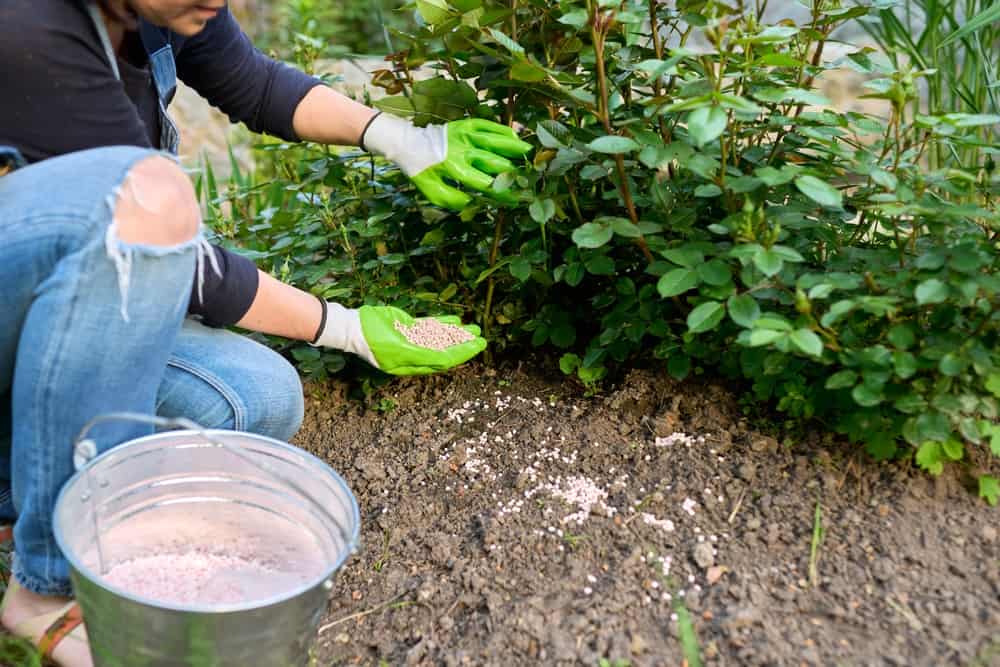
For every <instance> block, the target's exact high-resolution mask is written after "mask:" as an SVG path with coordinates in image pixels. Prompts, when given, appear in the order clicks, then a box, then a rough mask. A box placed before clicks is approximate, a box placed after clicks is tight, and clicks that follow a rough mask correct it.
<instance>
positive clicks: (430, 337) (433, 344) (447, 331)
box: [393, 317, 475, 350]
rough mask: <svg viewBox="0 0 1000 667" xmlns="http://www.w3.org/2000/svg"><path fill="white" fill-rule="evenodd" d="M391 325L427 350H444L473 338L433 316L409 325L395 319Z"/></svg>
mask: <svg viewBox="0 0 1000 667" xmlns="http://www.w3.org/2000/svg"><path fill="white" fill-rule="evenodd" d="M393 326H395V327H396V331H398V332H399V333H401V334H403V337H404V338H406V340H407V341H408V342H409V343H410V344H412V345H416V346H417V347H424V348H427V349H428V350H446V349H448V348H449V347H454V346H455V345H461V344H462V343H467V342H469V341H470V340H472V339H474V338H475V336H474V335H472V334H471V333H469V332H468V331H466V330H465V329H463V328H462V327H460V326H457V325H454V324H445V323H444V322H441V321H439V320H436V319H434V318H433V317H425V318H422V319H419V320H415V321H414V322H413V324H411V325H410V326H406V325H405V324H403V323H402V322H400V321H399V320H397V321H396V322H395V323H394V324H393Z"/></svg>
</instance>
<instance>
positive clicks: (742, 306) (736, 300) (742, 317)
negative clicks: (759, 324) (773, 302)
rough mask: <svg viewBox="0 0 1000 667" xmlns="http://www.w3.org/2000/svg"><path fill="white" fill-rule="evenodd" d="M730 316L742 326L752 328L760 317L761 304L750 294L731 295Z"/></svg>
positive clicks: (729, 303)
mask: <svg viewBox="0 0 1000 667" xmlns="http://www.w3.org/2000/svg"><path fill="white" fill-rule="evenodd" d="M727 305H728V306H729V317H730V318H731V319H732V320H733V322H736V324H738V325H740V326H741V327H746V328H748V329H749V328H750V327H752V326H753V323H754V322H755V321H756V320H757V318H758V317H760V305H759V304H758V303H757V299H755V298H753V297H752V296H751V295H749V294H739V295H736V294H734V295H733V296H731V297H729V301H728V304H727Z"/></svg>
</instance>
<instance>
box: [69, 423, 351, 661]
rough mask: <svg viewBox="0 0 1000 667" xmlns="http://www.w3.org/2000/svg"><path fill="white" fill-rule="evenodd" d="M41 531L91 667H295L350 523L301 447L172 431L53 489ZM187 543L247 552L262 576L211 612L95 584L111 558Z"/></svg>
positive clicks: (103, 579)
mask: <svg viewBox="0 0 1000 667" xmlns="http://www.w3.org/2000/svg"><path fill="white" fill-rule="evenodd" d="M78 444H79V443H78ZM84 444H86V441H84ZM77 451H78V453H79V447H78V450H77ZM54 527H55V537H56V540H57V542H58V544H59V547H60V548H61V549H62V551H63V553H64V554H65V555H66V558H67V560H68V561H69V563H70V576H71V578H72V581H73V587H74V590H75V593H76V597H77V600H78V601H79V603H80V606H81V608H82V611H83V616H84V620H85V622H86V626H87V633H88V636H89V638H90V646H91V653H92V655H93V659H94V665H95V667H179V666H181V665H190V666H198V667H203V666H204V667H208V666H211V667H249V666H256V665H260V666H262V667H263V666H267V667H286V666H287V667H303V666H304V665H308V664H309V659H310V658H309V652H310V649H311V647H312V644H313V641H314V639H315V637H316V628H317V625H318V624H319V621H320V619H321V617H322V615H323V612H324V611H325V609H326V604H327V596H328V592H329V590H330V589H331V588H332V579H331V578H332V576H333V574H334V572H335V571H336V570H337V569H338V568H339V567H340V566H341V565H342V564H343V562H344V560H345V559H346V558H347V557H348V555H350V554H351V553H352V551H354V549H355V548H356V546H357V541H358V533H359V527H360V517H359V514H358V506H357V502H356V500H355V499H354V496H353V494H352V493H351V491H350V489H348V487H347V485H346V484H345V483H344V480H343V479H342V478H341V477H340V476H339V475H338V474H337V473H335V472H334V471H333V470H332V469H331V468H330V467H329V466H327V465H326V464H325V463H323V462H322V461H320V460H319V459H317V458H316V457H314V456H312V455H310V454H308V453H307V452H304V451H302V450H300V449H298V448H295V447H292V446H291V445H288V444H286V443H283V442H279V441H277V440H273V439H270V438H266V437H262V436H257V435H252V434H249V433H237V432H232V431H195V430H185V431H172V432H167V433H160V434H157V435H151V436H148V437H144V438H138V439H136V440H131V441H129V442H126V443H124V444H122V445H120V446H117V447H115V448H114V449H112V450H110V451H108V452H106V453H104V454H103V455H101V456H99V457H97V458H95V459H93V460H91V461H90V462H88V463H86V464H85V465H83V466H82V467H81V469H80V470H79V471H78V472H77V474H76V475H75V476H74V477H73V478H72V479H70V481H69V482H67V484H66V485H65V486H64V487H63V489H62V492H61V493H60V496H59V499H58V501H57V503H56V512H55V522H54ZM181 545H186V546H181ZM190 545H197V546H198V548H199V549H201V550H202V551H204V552H206V553H208V552H213V553H220V554H224V553H230V552H233V551H234V550H235V551H237V552H246V553H248V554H252V555H253V557H254V558H255V559H259V560H258V561H257V562H260V563H268V564H269V567H271V566H273V568H272V569H269V570H268V571H269V572H270V571H273V572H274V573H275V574H274V576H270V575H269V576H267V577H258V578H257V579H253V580H250V579H247V580H241V581H240V582H237V583H238V584H239V585H240V586H244V584H245V586H246V589H247V590H251V589H252V590H253V591H254V595H253V596H248V599H240V600H236V601H227V602H226V603H222V604H220V603H217V602H213V603H211V604H204V603H200V602H198V601H195V602H192V603H184V604H178V603H176V602H173V603H171V602H164V601H163V599H152V598H149V597H143V596H141V595H137V594H135V593H134V592H130V591H129V590H125V589H123V588H121V587H119V586H116V585H115V584H113V583H110V582H109V581H108V578H109V574H108V573H109V571H110V570H111V568H112V567H113V566H114V565H115V564H116V563H128V562H130V560H129V559H132V561H131V562H136V559H141V558H144V557H146V556H144V555H145V554H152V553H169V552H170V550H171V549H174V550H177V549H180V548H187V547H188V546H190ZM177 576H179V577H183V576H185V573H184V572H178V573H177ZM240 590H243V589H242V588H241V589H240Z"/></svg>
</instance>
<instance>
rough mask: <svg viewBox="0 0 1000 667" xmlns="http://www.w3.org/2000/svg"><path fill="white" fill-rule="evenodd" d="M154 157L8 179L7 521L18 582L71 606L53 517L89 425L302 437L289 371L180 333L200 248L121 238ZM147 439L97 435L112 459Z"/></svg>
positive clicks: (196, 332)
mask: <svg viewBox="0 0 1000 667" xmlns="http://www.w3.org/2000/svg"><path fill="white" fill-rule="evenodd" d="M155 154H156V153H155V152H154V151H149V150H144V149H139V148H131V147H113V148H100V149H95V150H89V151H82V152H79V153H73V154H69V155H65V156H62V157H58V158H53V159H50V160H46V161H44V162H41V163H38V164H35V165H32V166H29V167H25V168H22V169H20V170H18V171H15V172H13V173H12V174H9V175H7V176H4V177H2V178H0V521H12V520H15V519H16V523H15V528H14V540H15V559H14V576H15V577H16V578H17V580H18V581H19V582H20V583H21V585H23V586H24V587H25V588H28V589H29V590H32V591H34V592H36V593H40V594H44V595H70V594H71V586H70V581H69V572H68V564H67V562H66V560H65V559H64V558H63V556H62V554H61V553H60V551H59V549H58V547H57V545H56V542H55V539H54V536H53V527H52V515H53V509H54V507H55V500H56V497H57V495H58V493H59V490H60V489H61V488H62V485H63V484H64V483H65V482H66V480H67V479H69V477H70V476H71V475H72V474H73V440H74V438H75V437H76V435H77V433H78V432H79V431H80V429H81V428H82V427H83V425H84V424H85V423H86V422H87V421H89V420H90V419H91V418H92V417H94V416H96V415H99V414H103V413H108V412H117V411H131V412H140V413H145V414H160V415H163V416H184V417H187V418H189V419H193V420H195V421H196V422H199V423H201V424H202V425H203V426H206V427H210V428H231V429H236V430H248V431H253V432H257V433H261V434H264V435H270V436H272V437H275V438H279V439H282V440H287V439H289V438H291V436H292V435H293V434H294V433H295V431H296V430H298V427H299V425H300V423H301V419H302V405H303V401H302V387H301V384H300V382H299V379H298V376H297V374H296V373H295V371H294V369H293V368H292V367H291V366H290V365H289V364H288V363H287V362H286V361H285V360H284V359H282V358H281V357H280V356H279V355H277V354H276V353H274V352H272V351H271V350H269V349H267V348H265V347H264V346H262V345H259V344H258V343H255V342H253V341H251V340H250V339H248V338H245V337H243V336H240V335H237V334H234V333H232V332H229V331H225V330H217V329H210V328H208V327H205V326H202V325H201V324H199V323H197V322H194V321H192V320H187V319H185V316H186V312H187V305H188V300H189V298H190V294H191V286H192V281H193V280H194V278H195V275H196V263H197V259H198V255H199V246H200V244H202V243H203V242H204V241H203V238H202V236H201V234H200V233H199V235H198V236H197V237H196V238H194V239H192V240H190V241H187V242H184V243H181V244H179V245H176V246H150V245H126V244H124V243H122V242H121V241H120V240H118V239H117V238H116V236H115V228H114V226H113V213H114V211H113V206H114V203H115V194H116V193H117V192H119V190H120V188H121V186H122V184H123V182H125V180H126V179H127V176H128V173H129V170H130V169H131V168H132V167H134V166H135V164H136V163H137V162H139V161H140V160H142V159H143V158H147V157H150V156H151V155H155ZM199 269H204V270H211V268H209V267H199ZM149 432H150V430H149V427H148V426H143V425H138V424H130V423H108V424H102V425H100V426H98V427H96V428H95V429H94V431H92V435H93V436H94V440H95V442H96V443H97V445H98V450H99V451H106V450H107V449H109V448H111V447H113V446H114V445H116V444H119V443H121V442H123V441H126V440H129V439H132V438H136V437H139V436H142V435H146V434H147V433H149Z"/></svg>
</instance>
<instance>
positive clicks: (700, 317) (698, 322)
mask: <svg viewBox="0 0 1000 667" xmlns="http://www.w3.org/2000/svg"><path fill="white" fill-rule="evenodd" d="M725 314H726V305H725V304H724V303H720V302H718V301H706V302H705V303H703V304H701V305H699V306H698V307H697V308H695V309H694V310H692V311H691V312H690V313H688V316H687V325H688V331H690V332H691V333H702V332H704V331H710V330H712V329H714V328H715V327H717V326H718V325H719V322H721V321H722V318H723V317H724V316H725Z"/></svg>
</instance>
